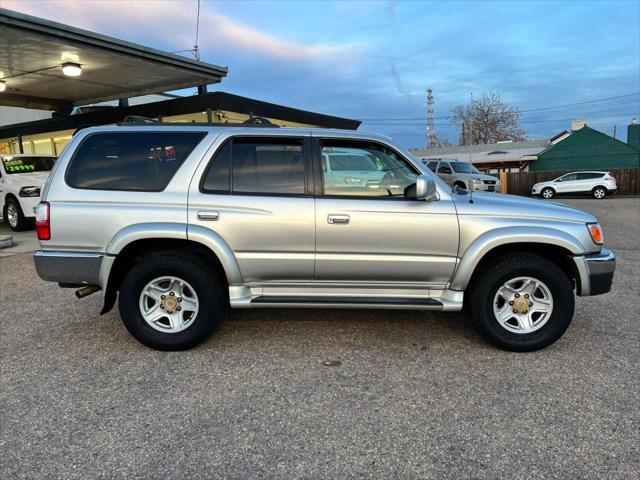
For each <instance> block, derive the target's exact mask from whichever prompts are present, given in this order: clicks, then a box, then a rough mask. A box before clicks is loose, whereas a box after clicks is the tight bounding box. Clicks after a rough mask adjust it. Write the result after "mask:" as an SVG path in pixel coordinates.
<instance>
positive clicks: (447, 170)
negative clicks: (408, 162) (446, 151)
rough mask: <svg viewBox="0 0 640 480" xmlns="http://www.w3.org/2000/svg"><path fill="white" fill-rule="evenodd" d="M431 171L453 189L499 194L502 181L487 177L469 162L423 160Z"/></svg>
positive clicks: (449, 159)
mask: <svg viewBox="0 0 640 480" xmlns="http://www.w3.org/2000/svg"><path fill="white" fill-rule="evenodd" d="M422 163H424V164H425V165H426V166H427V167H429V170H431V171H432V172H434V173H435V174H436V175H438V177H440V178H441V179H442V180H444V181H445V183H447V184H448V185H450V186H452V187H453V188H463V189H465V190H472V191H476V190H480V191H485V192H499V191H500V187H501V185H500V180H498V179H497V178H496V177H492V176H491V175H486V174H484V173H482V172H481V171H480V170H478V169H477V168H476V167H475V166H474V165H472V164H471V163H469V162H461V161H460V160H456V159H454V158H427V159H425V160H422Z"/></svg>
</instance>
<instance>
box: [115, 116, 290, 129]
mask: <svg viewBox="0 0 640 480" xmlns="http://www.w3.org/2000/svg"><path fill="white" fill-rule="evenodd" d="M117 125H118V126H124V125H153V126H166V127H176V126H179V127H185V126H186V127H188V126H194V127H256V128H261V127H262V128H280V125H276V124H275V123H271V120H269V119H268V118H265V117H253V116H251V117H249V118H248V119H247V120H245V121H244V122H242V123H229V122H224V123H223V122H189V123H177V122H176V123H173V122H159V121H158V120H156V119H155V118H149V117H141V116H138V115H129V116H127V117H124V118H123V119H122V121H121V122H120V123H118V124H117Z"/></svg>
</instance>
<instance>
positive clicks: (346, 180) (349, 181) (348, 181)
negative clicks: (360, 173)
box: [342, 177, 362, 185]
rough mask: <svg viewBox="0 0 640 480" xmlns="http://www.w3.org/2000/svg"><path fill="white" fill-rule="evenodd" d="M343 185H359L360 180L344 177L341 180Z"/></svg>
mask: <svg viewBox="0 0 640 480" xmlns="http://www.w3.org/2000/svg"><path fill="white" fill-rule="evenodd" d="M342 181H343V182H344V183H346V184H347V185H360V184H361V183H362V178H358V177H344V178H343V179H342Z"/></svg>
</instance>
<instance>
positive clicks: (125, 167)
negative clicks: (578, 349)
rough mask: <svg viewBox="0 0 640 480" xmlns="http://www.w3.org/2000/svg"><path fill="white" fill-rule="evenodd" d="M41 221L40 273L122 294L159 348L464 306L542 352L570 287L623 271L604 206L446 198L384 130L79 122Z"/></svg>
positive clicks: (560, 327) (498, 335) (559, 326)
mask: <svg viewBox="0 0 640 480" xmlns="http://www.w3.org/2000/svg"><path fill="white" fill-rule="evenodd" d="M327 161H329V164H328V163H327ZM330 162H334V164H333V165H332V164H331V163H330ZM36 231H37V234H38V238H39V240H40V246H41V249H40V250H38V251H37V252H35V254H34V259H35V264H36V268H37V271H38V273H39V275H40V277H41V278H43V279H44V280H48V281H52V282H57V283H59V284H60V286H62V287H73V288H78V289H79V290H78V291H77V292H76V294H77V295H78V296H79V297H83V296H86V295H88V294H90V293H93V292H96V291H99V290H101V291H102V292H103V298H104V300H103V302H104V306H103V309H102V313H105V312H107V311H109V310H110V309H111V308H112V307H113V306H114V304H115V302H116V300H118V303H119V309H120V316H121V318H122V321H123V322H124V325H125V326H126V328H127V329H128V330H129V332H130V333H131V334H132V335H133V336H134V337H135V338H136V339H138V340H139V341H140V342H142V343H143V344H145V345H147V346H150V347H153V348H157V349H162V350H179V349H186V348H189V347H192V346H194V345H196V344H198V343H200V342H202V341H203V340H204V339H206V338H207V337H208V336H209V335H210V334H211V333H212V332H213V331H214V329H215V328H216V326H217V325H218V324H219V323H220V321H222V320H223V318H224V317H225V314H226V312H227V309H228V307H231V308H258V307H263V308H264V307H278V308H281V307H304V308H308V307H313V308H386V309H418V310H443V311H460V310H462V309H463V307H466V309H467V311H468V313H469V316H470V318H471V321H472V322H473V324H474V325H475V327H476V328H477V329H478V331H479V332H480V333H481V334H482V336H484V338H486V339H487V340H488V341H490V342H491V343H493V344H494V345H497V346H499V347H502V348H505V349H510V350H516V351H529V350H536V349H540V348H543V347H545V346H547V345H550V344H551V343H553V342H554V341H556V340H557V339H558V338H559V337H560V336H561V335H562V334H563V333H564V331H565V330H566V329H567V327H568V326H569V323H570V322H571V319H572V316H573V312H574V291H575V293H576V294H577V295H598V294H601V293H606V292H608V291H609V290H610V288H611V283H612V279H613V273H614V269H615V257H614V255H613V253H612V252H611V251H609V250H607V249H606V248H603V241H604V239H603V232H602V229H601V228H600V225H599V224H598V221H597V219H596V218H594V217H593V216H591V215H589V214H587V213H583V212H581V211H579V210H576V209H573V208H569V207H566V206H563V205H558V204H553V203H549V202H543V201H541V200H535V199H527V198H521V197H515V196H509V195H501V194H488V193H481V192H475V193H474V192H471V191H468V190H462V189H455V190H453V191H452V189H451V188H450V187H449V186H448V185H447V184H446V183H444V182H443V181H442V180H440V179H438V178H437V177H436V175H435V174H434V173H432V172H431V171H430V170H429V169H428V168H427V167H426V166H425V165H423V164H422V163H421V162H420V161H419V160H417V159H415V158H413V157H412V156H411V154H409V153H408V152H406V151H404V150H403V149H401V148H398V147H397V146H395V145H394V144H393V143H392V142H391V141H390V140H389V139H388V138H386V137H383V136H377V135H369V134H363V133H358V132H354V131H339V130H322V129H294V128H272V127H268V128H264V127H261V128H259V127H249V126H247V127H224V126H211V125H208V126H204V125H192V126H177V125H175V124H174V125H169V124H165V125H162V124H156V125H153V124H150V125H139V126H131V125H128V126H127V125H124V126H122V125H121V126H113V127H99V128H88V129H84V130H81V131H80V132H78V133H77V134H76V135H75V136H74V138H73V139H72V140H71V142H70V144H69V145H68V147H67V148H66V149H65V151H64V152H63V154H62V156H61V157H60V159H59V160H58V161H57V162H56V164H55V166H54V169H53V172H52V174H51V176H50V177H49V179H48V181H47V183H46V184H45V186H44V189H43V192H42V202H41V203H40V204H39V205H38V207H37V215H36Z"/></svg>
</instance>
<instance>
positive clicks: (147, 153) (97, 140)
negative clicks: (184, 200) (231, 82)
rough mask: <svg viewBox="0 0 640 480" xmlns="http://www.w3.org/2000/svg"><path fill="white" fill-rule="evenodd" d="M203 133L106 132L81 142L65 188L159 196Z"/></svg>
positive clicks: (202, 136) (69, 169)
mask: <svg viewBox="0 0 640 480" xmlns="http://www.w3.org/2000/svg"><path fill="white" fill-rule="evenodd" d="M205 135H206V133H205V132H109V133H95V134H93V135H89V136H88V137H87V138H85V139H84V140H83V142H82V143H81V144H80V146H79V147H78V149H77V150H76V152H75V153H74V156H73V158H72V159H71V162H70V164H69V168H68V169H67V176H66V180H67V184H68V185H69V186H71V187H74V188H85V189H90V190H123V191H139V192H161V191H162V190H164V189H165V188H166V186H167V184H168V183H169V181H170V180H171V179H172V178H173V176H174V174H175V173H176V171H177V170H178V168H180V166H181V165H182V163H183V162H184V161H185V159H186V158H187V157H188V156H189V154H190V153H191V152H192V151H193V149H194V148H195V147H196V146H197V145H198V143H200V141H201V140H202V139H203V138H204V137H205Z"/></svg>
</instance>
